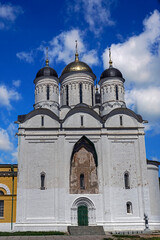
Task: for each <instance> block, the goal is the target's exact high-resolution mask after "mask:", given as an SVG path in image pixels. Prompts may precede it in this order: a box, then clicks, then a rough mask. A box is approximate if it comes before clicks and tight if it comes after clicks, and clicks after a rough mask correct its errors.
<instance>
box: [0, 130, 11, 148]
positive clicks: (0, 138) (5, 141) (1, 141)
mask: <svg viewBox="0 0 160 240" xmlns="http://www.w3.org/2000/svg"><path fill="white" fill-rule="evenodd" d="M12 148H13V145H12V143H11V142H10V139H9V135H8V133H7V131H6V130H4V129H2V128H0V150H3V151H8V150H12Z"/></svg>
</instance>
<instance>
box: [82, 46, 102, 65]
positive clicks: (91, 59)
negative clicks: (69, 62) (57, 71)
mask: <svg viewBox="0 0 160 240" xmlns="http://www.w3.org/2000/svg"><path fill="white" fill-rule="evenodd" d="M82 61H83V62H86V63H88V64H89V65H91V66H92V65H97V64H98V61H99V59H98V55H97V51H96V50H95V49H93V50H91V51H89V52H87V53H84V55H83V57H82Z"/></svg>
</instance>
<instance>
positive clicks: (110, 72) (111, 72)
mask: <svg viewBox="0 0 160 240" xmlns="http://www.w3.org/2000/svg"><path fill="white" fill-rule="evenodd" d="M108 77H119V78H123V75H122V73H121V72H120V71H119V70H118V69H117V68H114V67H109V68H108V69H106V70H105V71H104V72H103V73H102V74H101V77H100V79H102V78H108Z"/></svg>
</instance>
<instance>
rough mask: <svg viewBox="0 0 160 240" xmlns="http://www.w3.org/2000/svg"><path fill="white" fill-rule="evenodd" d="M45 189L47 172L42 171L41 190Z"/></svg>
mask: <svg viewBox="0 0 160 240" xmlns="http://www.w3.org/2000/svg"><path fill="white" fill-rule="evenodd" d="M44 189H45V174H44V173H41V190H44Z"/></svg>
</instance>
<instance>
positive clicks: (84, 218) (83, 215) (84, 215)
mask: <svg viewBox="0 0 160 240" xmlns="http://www.w3.org/2000/svg"><path fill="white" fill-rule="evenodd" d="M78 226H88V208H87V206H79V207H78Z"/></svg>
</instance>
